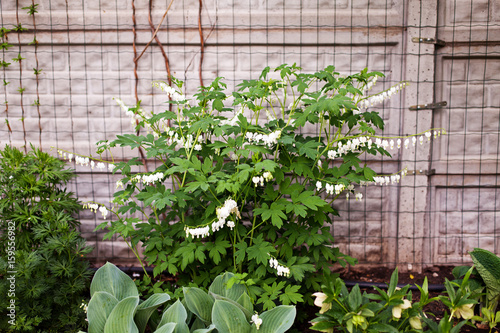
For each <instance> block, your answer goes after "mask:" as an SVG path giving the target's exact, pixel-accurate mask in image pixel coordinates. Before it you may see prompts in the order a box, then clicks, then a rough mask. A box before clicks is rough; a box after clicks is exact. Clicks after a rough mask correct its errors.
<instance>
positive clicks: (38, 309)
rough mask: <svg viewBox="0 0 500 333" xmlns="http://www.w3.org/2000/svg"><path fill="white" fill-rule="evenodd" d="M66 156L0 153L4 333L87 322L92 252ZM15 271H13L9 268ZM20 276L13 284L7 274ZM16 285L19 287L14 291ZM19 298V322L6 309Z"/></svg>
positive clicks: (9, 150)
mask: <svg viewBox="0 0 500 333" xmlns="http://www.w3.org/2000/svg"><path fill="white" fill-rule="evenodd" d="M74 176H75V175H74V173H73V172H72V170H69V169H66V168H65V164H64V162H63V161H60V160H58V159H57V158H55V157H52V156H50V155H49V154H47V153H44V152H42V151H40V150H35V149H33V150H32V151H29V152H28V153H27V154H25V153H23V152H22V151H20V150H18V149H16V148H12V147H9V146H6V147H5V148H4V149H3V150H2V151H0V193H1V195H0V247H1V256H0V271H1V275H2V277H1V279H0V292H1V293H2V295H4V297H2V298H1V299H0V313H1V314H2V315H1V319H0V328H1V330H2V331H3V332H9V331H13V332H27V331H33V330H36V331H39V332H62V331H71V330H73V331H75V330H77V329H79V328H82V327H84V323H85V321H84V320H83V319H84V314H83V311H82V309H81V308H80V307H79V306H80V304H81V303H82V300H84V299H85V297H86V296H85V295H86V292H87V290H88V284H89V281H90V276H91V271H90V270H89V268H88V262H87V261H86V260H84V257H85V256H86V255H87V254H88V253H89V252H90V250H91V249H90V248H89V247H87V246H86V243H85V240H84V239H83V238H82V237H81V235H80V232H79V230H78V227H79V225H80V223H79V221H78V220H77V219H76V216H77V214H78V212H79V210H80V207H81V206H80V205H79V203H78V202H77V200H76V199H75V197H74V194H73V193H71V192H68V191H67V190H66V189H65V186H66V184H67V183H68V182H69V181H71V180H72V179H73V178H74ZM9 272H15V273H9ZM12 275H13V276H14V277H15V285H16V288H11V284H10V281H9V280H8V279H7V278H9V277H11V276H12ZM14 289H15V290H14ZM11 300H15V304H16V321H15V325H14V326H13V325H11V323H8V320H10V318H9V317H8V316H7V315H6V314H7V312H9V311H8V309H7V306H9V305H10V304H11Z"/></svg>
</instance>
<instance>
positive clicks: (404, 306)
mask: <svg viewBox="0 0 500 333" xmlns="http://www.w3.org/2000/svg"><path fill="white" fill-rule="evenodd" d="M409 308H411V302H410V301H409V300H407V299H404V300H403V304H398V305H396V306H394V307H393V308H392V316H393V317H394V318H397V319H399V318H401V311H403V310H405V309H409Z"/></svg>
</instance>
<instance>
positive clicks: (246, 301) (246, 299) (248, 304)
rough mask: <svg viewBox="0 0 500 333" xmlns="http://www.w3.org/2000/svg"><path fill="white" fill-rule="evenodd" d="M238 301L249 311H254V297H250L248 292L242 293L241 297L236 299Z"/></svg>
mask: <svg viewBox="0 0 500 333" xmlns="http://www.w3.org/2000/svg"><path fill="white" fill-rule="evenodd" d="M236 302H237V303H238V304H239V305H241V306H242V307H244V308H245V309H247V310H248V311H250V312H253V304H252V299H251V298H250V296H248V294H247V293H244V294H242V295H241V296H240V298H238V299H237V300H236Z"/></svg>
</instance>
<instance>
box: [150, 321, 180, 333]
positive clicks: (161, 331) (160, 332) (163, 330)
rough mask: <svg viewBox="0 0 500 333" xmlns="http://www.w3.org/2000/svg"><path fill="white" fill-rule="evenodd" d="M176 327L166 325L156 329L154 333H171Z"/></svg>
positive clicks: (174, 324) (173, 324)
mask: <svg viewBox="0 0 500 333" xmlns="http://www.w3.org/2000/svg"><path fill="white" fill-rule="evenodd" d="M176 326H177V324H176V323H168V324H165V325H163V326H161V327H159V328H157V329H156V331H155V332H154V333H173V332H174V330H175V327H176Z"/></svg>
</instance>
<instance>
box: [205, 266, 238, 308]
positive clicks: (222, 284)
mask: <svg viewBox="0 0 500 333" xmlns="http://www.w3.org/2000/svg"><path fill="white" fill-rule="evenodd" d="M232 277H234V274H233V273H231V272H226V273H224V274H222V275H219V276H217V277H216V278H215V279H214V281H213V282H212V284H211V285H210V287H209V288H208V291H210V292H212V293H214V294H217V295H220V296H224V297H227V298H229V299H231V300H233V301H235V302H236V301H237V300H238V298H240V296H241V295H242V294H244V293H245V292H246V288H245V286H244V285H242V284H233V285H232V286H231V288H229V289H228V288H227V281H228V280H229V279H231V278H232Z"/></svg>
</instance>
